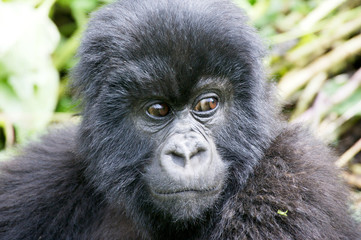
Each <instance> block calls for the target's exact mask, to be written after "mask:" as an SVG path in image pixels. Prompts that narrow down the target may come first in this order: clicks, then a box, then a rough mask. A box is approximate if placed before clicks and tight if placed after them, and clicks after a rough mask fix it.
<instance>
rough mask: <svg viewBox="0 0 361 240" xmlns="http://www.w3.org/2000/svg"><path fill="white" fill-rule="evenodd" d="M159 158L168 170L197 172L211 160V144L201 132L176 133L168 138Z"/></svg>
mask: <svg viewBox="0 0 361 240" xmlns="http://www.w3.org/2000/svg"><path fill="white" fill-rule="evenodd" d="M159 160H160V165H161V167H162V168H163V170H165V171H167V172H174V171H179V172H181V173H187V172H188V173H189V174H190V173H197V172H198V171H204V170H205V169H207V166H208V165H209V163H210V161H211V151H210V146H209V144H208V142H207V141H205V139H204V138H203V136H202V135H201V134H197V133H183V134H176V135H173V136H172V137H170V138H169V139H168V141H167V144H166V145H165V146H164V148H163V150H162V153H161V156H160V159H159Z"/></svg>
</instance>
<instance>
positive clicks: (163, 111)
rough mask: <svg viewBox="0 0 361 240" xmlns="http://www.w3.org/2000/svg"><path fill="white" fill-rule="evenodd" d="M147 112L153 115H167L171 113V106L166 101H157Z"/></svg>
mask: <svg viewBox="0 0 361 240" xmlns="http://www.w3.org/2000/svg"><path fill="white" fill-rule="evenodd" d="M147 112H148V114H150V115H151V116H153V117H165V116H167V115H168V113H169V106H168V105H167V104H166V103H156V104H153V105H152V106H150V107H149V108H148V109H147Z"/></svg>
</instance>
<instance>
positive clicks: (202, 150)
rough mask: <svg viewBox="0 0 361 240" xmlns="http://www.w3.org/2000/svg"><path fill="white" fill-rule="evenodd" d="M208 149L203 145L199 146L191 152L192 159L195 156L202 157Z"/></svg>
mask: <svg viewBox="0 0 361 240" xmlns="http://www.w3.org/2000/svg"><path fill="white" fill-rule="evenodd" d="M206 151H207V149H205V148H203V147H198V148H196V149H195V150H194V151H192V152H191V154H190V159H192V158H194V157H200V156H202V155H203V154H204V153H205V152H206Z"/></svg>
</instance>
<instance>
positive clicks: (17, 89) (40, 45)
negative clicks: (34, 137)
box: [0, 2, 59, 141]
mask: <svg viewBox="0 0 361 240" xmlns="http://www.w3.org/2000/svg"><path fill="white" fill-rule="evenodd" d="M0 32H1V33H2V35H3V36H6V37H2V38H0V68H1V70H2V71H1V72H3V73H2V74H1V77H0V111H1V112H2V113H3V114H5V116H6V117H7V118H8V119H9V120H10V121H11V122H12V123H14V125H15V126H16V133H17V140H18V141H22V140H23V139H25V138H26V136H28V135H29V134H31V133H33V132H36V131H39V130H40V129H43V128H44V127H45V126H46V125H47V123H48V122H49V121H50V119H51V116H52V113H53V111H54V108H55V105H56V101H57V91H58V81H59V77H58V73H57V71H56V69H55V68H54V66H53V63H52V59H51V54H52V52H53V51H54V49H55V47H56V45H57V44H58V41H59V33H58V30H57V28H56V26H55V25H54V24H53V22H52V21H51V20H50V19H49V18H48V16H47V13H45V12H44V11H43V9H41V8H34V7H32V6H31V5H29V4H27V3H24V2H10V3H3V2H0Z"/></svg>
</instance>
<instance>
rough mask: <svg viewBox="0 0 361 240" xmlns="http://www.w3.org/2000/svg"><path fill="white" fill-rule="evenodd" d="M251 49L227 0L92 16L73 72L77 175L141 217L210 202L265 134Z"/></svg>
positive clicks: (252, 157) (262, 94) (126, 8)
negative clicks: (78, 113)
mask: <svg viewBox="0 0 361 240" xmlns="http://www.w3.org/2000/svg"><path fill="white" fill-rule="evenodd" d="M262 54H263V50H262V47H261V44H260V42H259V41H258V38H257V37H256V36H255V34H254V31H253V29H252V28H250V27H249V26H248V25H247V19H246V18H245V17H244V16H243V14H242V12H241V11H240V10H239V9H238V8H235V7H234V6H233V4H231V3H230V2H229V1H209V0H200V1H184V0H182V1H181V0H177V1H174V0H172V1H168V0H160V1H155V2H152V3H150V2H149V1H142V0H123V1H120V2H116V3H114V4H112V5H109V6H107V7H105V8H103V9H102V10H100V11H99V12H97V13H96V14H95V15H94V16H93V19H92V20H91V21H90V24H89V27H88V30H87V31H86V33H85V37H84V39H83V42H82V45H81V48H80V51H79V57H80V62H79V64H78V66H77V69H76V70H75V79H77V81H76V82H75V87H76V88H77V89H78V90H79V93H80V95H81V96H82V97H83V98H84V102H85V104H84V114H83V115H84V120H83V123H82V125H81V130H80V132H81V134H80V137H79V139H78V143H79V147H80V149H81V155H82V156H84V159H86V160H85V161H87V163H86V164H87V166H88V168H87V176H88V178H89V179H90V180H91V181H92V182H93V184H95V186H97V189H98V190H100V191H102V192H104V193H105V195H106V196H107V199H108V200H109V201H110V202H112V203H117V204H122V205H123V204H124V205H125V208H126V209H127V212H128V213H129V214H130V215H132V216H133V217H134V216H135V217H137V216H138V218H139V216H140V215H142V218H141V219H144V216H143V215H145V216H147V215H148V216H149V215H153V218H154V214H158V215H161V216H163V217H170V218H171V219H173V221H182V220H192V219H194V218H199V217H201V216H202V215H203V214H205V213H206V212H207V211H209V210H211V209H214V206H215V205H216V204H219V203H220V202H221V201H222V199H223V198H224V197H222V196H223V195H225V194H231V193H232V192H234V191H235V190H239V188H242V186H243V185H244V182H245V181H246V180H247V177H248V176H249V175H250V173H251V172H252V169H253V167H254V165H255V164H256V163H257V162H258V160H259V159H260V158H261V157H262V156H263V154H264V150H265V149H266V148H267V147H268V145H269V143H270V140H272V129H273V128H274V127H275V126H274V124H273V121H274V117H273V114H272V112H273V109H272V107H270V104H269V103H268V101H269V97H268V89H267V88H268V87H267V85H266V84H265V81H264V79H263V72H262V66H261V61H260V57H261V56H262ZM266 102H267V103H266Z"/></svg>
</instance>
